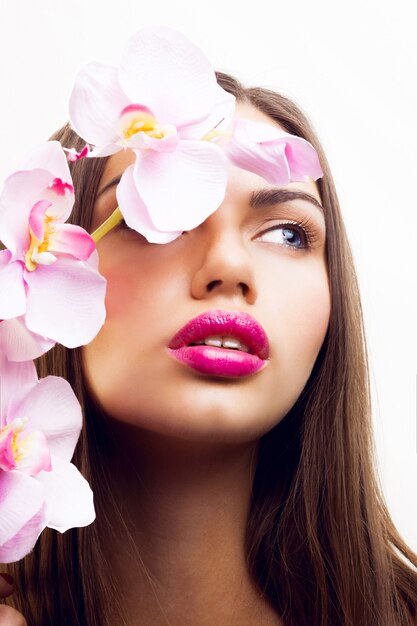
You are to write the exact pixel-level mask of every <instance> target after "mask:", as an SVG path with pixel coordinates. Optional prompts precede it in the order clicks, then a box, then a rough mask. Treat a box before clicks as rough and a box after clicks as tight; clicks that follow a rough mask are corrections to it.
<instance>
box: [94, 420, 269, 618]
mask: <svg viewBox="0 0 417 626" xmlns="http://www.w3.org/2000/svg"><path fill="white" fill-rule="evenodd" d="M114 437H115V442H116V446H117V450H116V451H115V452H113V453H112V454H111V458H109V459H106V462H107V463H108V464H109V465H108V466H109V467H110V468H111V474H112V481H114V484H113V485H112V486H111V487H112V488H111V491H112V493H114V494H116V508H115V511H116V510H117V509H118V510H119V513H118V514H116V513H115V514H114V519H111V520H109V521H110V527H111V528H112V536H111V538H110V537H108V538H107V539H106V540H105V541H104V542H103V545H104V546H105V549H106V548H107V559H108V561H109V562H110V564H111V567H112V570H113V572H114V573H115V575H116V578H117V580H118V581H123V582H122V584H121V585H120V584H119V586H120V587H121V588H120V589H119V594H120V597H121V598H122V604H123V606H124V608H125V610H126V615H127V617H128V622H127V623H129V624H130V623H132V624H133V623H137V620H138V618H140V620H141V622H143V623H146V624H148V623H149V624H155V626H156V625H159V624H161V625H162V624H164V625H166V624H167V623H169V624H177V623H178V624H179V623H191V624H193V625H195V626H206V625H207V626H208V625H209V624H210V625H212V624H213V623H216V624H217V623H218V624H220V623H234V624H236V623H239V624H253V623H256V624H265V625H266V624H268V625H269V624H279V623H280V622H279V621H278V618H277V615H276V614H275V612H274V611H272V609H271V607H270V606H269V604H268V603H267V602H266V601H265V600H264V599H263V598H261V596H260V593H259V592H258V590H257V589H256V586H255V584H254V583H253V581H252V580H251V579H250V576H249V573H248V569H247V565H246V556H245V532H246V520H247V517H248V512H249V506H250V497H251V487H252V482H253V473H254V469H255V462H256V452H257V447H258V442H257V441H256V442H250V443H241V444H234V445H231V444H227V445H226V444H220V443H213V442H211V443H210V442H195V441H186V440H180V439H175V438H172V437H167V436H163V435H158V434H155V433H151V432H149V431H144V430H139V429H135V428H134V427H129V426H126V425H122V424H115V425H114ZM115 529H117V530H116V532H115ZM126 536H128V537H129V540H128V541H126Z"/></svg>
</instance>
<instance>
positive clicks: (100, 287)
mask: <svg viewBox="0 0 417 626" xmlns="http://www.w3.org/2000/svg"><path fill="white" fill-rule="evenodd" d="M94 256H95V255H94V253H93V254H92V255H91V257H90V258H93V257H94ZM96 264H97V260H96V259H95V260H93V263H92V264H90V263H89V261H88V262H87V261H74V260H73V259H68V258H65V257H62V258H59V259H58V260H57V261H56V262H55V263H53V264H52V265H49V266H44V265H38V267H37V268H36V271H34V272H25V279H26V282H27V284H28V294H27V313H26V324H27V327H28V328H29V329H30V330H31V331H32V332H34V333H37V334H38V335H42V336H44V337H49V338H51V339H54V340H55V341H58V342H59V343H62V344H63V345H64V346H66V347H67V348H75V347H77V346H80V345H85V344H87V343H89V342H90V341H92V339H94V337H95V336H96V334H97V333H98V331H99V330H100V328H101V326H102V325H103V323H104V319H105V308H104V296H105V289H106V281H105V279H104V278H103V277H102V276H100V274H98V272H97V271H96V269H95V265H96Z"/></svg>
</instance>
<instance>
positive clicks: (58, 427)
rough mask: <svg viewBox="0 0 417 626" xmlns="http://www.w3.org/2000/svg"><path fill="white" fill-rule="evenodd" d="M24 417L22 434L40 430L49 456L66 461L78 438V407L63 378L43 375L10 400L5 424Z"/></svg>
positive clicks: (80, 424)
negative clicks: (24, 424) (22, 392)
mask: <svg viewBox="0 0 417 626" xmlns="http://www.w3.org/2000/svg"><path fill="white" fill-rule="evenodd" d="M23 416H27V417H28V418H29V421H28V424H27V426H26V428H25V433H27V434H29V433H32V432H34V431H42V433H43V434H44V435H45V436H46V439H47V443H48V448H49V451H50V453H51V454H52V455H54V456H56V457H59V458H60V459H62V460H64V461H67V462H69V461H70V460H71V459H72V456H73V454H74V449H75V446H76V444H77V441H78V437H79V435H80V431H81V426H82V413H81V407H80V404H79V402H78V400H77V398H76V396H75V394H74V392H73V390H72V388H71V385H70V384H69V383H68V382H67V381H66V380H65V379H63V378H59V377H57V376H47V377H46V378H42V379H41V380H39V381H38V382H37V383H36V385H34V386H33V387H32V388H31V389H30V390H29V391H28V392H27V393H26V394H25V395H24V396H20V397H17V398H16V399H14V398H13V399H12V400H11V402H10V404H9V410H8V422H10V421H11V420H13V419H15V418H18V417H23Z"/></svg>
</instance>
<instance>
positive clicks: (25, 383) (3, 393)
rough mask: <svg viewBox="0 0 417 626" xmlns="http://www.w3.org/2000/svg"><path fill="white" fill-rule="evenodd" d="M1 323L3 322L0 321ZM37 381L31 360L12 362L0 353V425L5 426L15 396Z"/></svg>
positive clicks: (20, 394)
mask: <svg viewBox="0 0 417 626" xmlns="http://www.w3.org/2000/svg"><path fill="white" fill-rule="evenodd" d="M2 323H3V324H4V323H5V322H2ZM37 382H38V376H37V373H36V367H35V365H34V363H33V362H32V361H25V362H23V363H14V362H11V361H8V360H7V359H6V357H5V355H4V354H1V353H0V427H1V428H3V427H4V426H7V425H8V424H9V423H10V422H11V421H13V419H14V417H11V419H9V410H8V409H9V406H10V404H11V402H12V401H13V400H16V398H21V397H24V396H25V394H27V393H28V392H29V391H30V390H31V389H32V388H33V387H34V386H36V384H37Z"/></svg>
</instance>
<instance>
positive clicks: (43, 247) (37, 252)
mask: <svg viewBox="0 0 417 626" xmlns="http://www.w3.org/2000/svg"><path fill="white" fill-rule="evenodd" d="M55 220H56V217H54V216H52V215H45V216H44V218H43V233H42V234H43V238H42V239H38V237H37V236H36V235H35V233H34V232H33V230H32V229H31V227H30V226H29V235H30V245H29V249H28V251H27V252H26V255H25V266H26V269H27V270H28V271H29V272H33V271H34V270H35V269H36V268H37V266H38V263H40V264H41V265H51V263H54V262H55V261H56V257H55V256H54V255H53V254H51V253H50V252H48V250H49V246H50V239H51V237H52V235H53V234H54V233H55V229H54V222H55Z"/></svg>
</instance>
